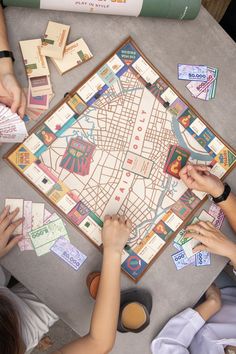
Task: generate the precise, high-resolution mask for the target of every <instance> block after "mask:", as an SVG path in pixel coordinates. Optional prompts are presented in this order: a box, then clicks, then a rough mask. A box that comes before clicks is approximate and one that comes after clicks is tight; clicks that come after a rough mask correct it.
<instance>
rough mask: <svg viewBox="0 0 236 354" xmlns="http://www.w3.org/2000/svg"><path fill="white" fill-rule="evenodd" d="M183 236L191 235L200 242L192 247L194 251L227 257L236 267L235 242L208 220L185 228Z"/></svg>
mask: <svg viewBox="0 0 236 354" xmlns="http://www.w3.org/2000/svg"><path fill="white" fill-rule="evenodd" d="M186 231H187V233H186V234H185V237H186V238H187V237H192V238H193V239H195V240H198V241H199V242H201V244H200V245H198V246H196V247H195V248H194V252H199V251H207V252H210V253H214V254H218V255H219V256H224V257H228V258H229V259H230V260H231V262H232V263H233V265H234V268H236V244H235V243H234V242H232V241H231V240H230V239H228V237H226V236H225V235H224V234H223V233H222V232H221V231H220V230H218V229H216V228H215V227H214V226H213V225H212V224H211V223H210V222H204V221H200V222H199V223H197V224H194V225H189V226H187V228H186Z"/></svg>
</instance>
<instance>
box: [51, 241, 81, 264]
mask: <svg viewBox="0 0 236 354" xmlns="http://www.w3.org/2000/svg"><path fill="white" fill-rule="evenodd" d="M51 251H52V252H53V253H55V254H56V255H57V256H59V257H60V258H61V259H63V260H64V261H65V262H66V263H67V264H69V265H70V266H71V267H72V268H74V269H75V270H78V269H79V268H80V267H81V265H82V264H83V263H84V262H85V260H86V258H87V256H85V255H84V254H83V253H82V252H81V251H79V250H78V248H76V247H75V246H73V245H72V244H71V243H70V242H69V241H68V240H67V239H65V238H64V237H59V238H58V239H57V240H56V242H55V243H54V244H53V245H52V247H51Z"/></svg>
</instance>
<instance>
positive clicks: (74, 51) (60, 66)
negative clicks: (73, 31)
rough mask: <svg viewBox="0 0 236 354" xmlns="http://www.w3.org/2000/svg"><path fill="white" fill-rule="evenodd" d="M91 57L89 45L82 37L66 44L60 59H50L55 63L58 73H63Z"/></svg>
mask: <svg viewBox="0 0 236 354" xmlns="http://www.w3.org/2000/svg"><path fill="white" fill-rule="evenodd" d="M92 57H93V54H92V53H91V51H90V49H89V47H88V46H87V44H86V43H85V41H84V40H83V38H80V39H77V40H76V41H75V42H72V43H70V44H68V45H67V46H66V48H65V52H64V56H63V58H62V59H52V62H53V63H54V64H55V66H56V68H57V70H58V71H59V73H60V74H61V75H63V74H64V73H66V72H67V71H69V70H71V69H73V68H75V67H76V66H78V65H81V64H82V63H85V62H86V61H87V60H89V59H91V58H92Z"/></svg>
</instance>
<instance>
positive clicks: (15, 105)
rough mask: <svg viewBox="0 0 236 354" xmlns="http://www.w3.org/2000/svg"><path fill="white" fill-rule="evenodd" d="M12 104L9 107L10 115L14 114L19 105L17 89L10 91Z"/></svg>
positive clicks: (19, 96)
mask: <svg viewBox="0 0 236 354" xmlns="http://www.w3.org/2000/svg"><path fill="white" fill-rule="evenodd" d="M12 96H13V102H12V105H11V111H12V113H16V112H17V110H18V108H19V107H20V104H21V90H20V88H19V87H16V88H14V90H13V91H12Z"/></svg>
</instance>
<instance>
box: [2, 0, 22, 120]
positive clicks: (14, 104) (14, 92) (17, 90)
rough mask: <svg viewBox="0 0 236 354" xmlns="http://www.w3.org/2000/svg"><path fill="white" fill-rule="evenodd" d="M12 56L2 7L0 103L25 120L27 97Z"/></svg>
mask: <svg viewBox="0 0 236 354" xmlns="http://www.w3.org/2000/svg"><path fill="white" fill-rule="evenodd" d="M11 55H12V53H11V52H10V46H9V43H8V39H7V30H6V24H5V21H4V14H3V9H2V6H1V5H0V103H4V104H5V105H6V106H8V107H10V108H11V110H12V112H13V113H18V114H19V116H20V117H21V118H23V117H24V114H25V109H26V97H25V94H24V91H23V89H22V88H21V87H20V85H19V83H18V81H17V79H16V77H15V74H14V69H13V57H11Z"/></svg>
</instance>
